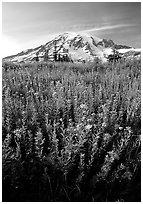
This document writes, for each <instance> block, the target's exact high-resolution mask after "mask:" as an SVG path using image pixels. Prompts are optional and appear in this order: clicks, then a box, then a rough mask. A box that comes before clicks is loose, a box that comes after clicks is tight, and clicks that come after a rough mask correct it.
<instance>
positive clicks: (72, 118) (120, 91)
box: [2, 60, 141, 202]
mask: <svg viewBox="0 0 143 204" xmlns="http://www.w3.org/2000/svg"><path fill="white" fill-rule="evenodd" d="M140 68H141V62H140V60H134V61H130V62H119V63H116V64H109V65H102V64H100V63H99V64H96V63H92V64H83V65H81V64H73V63H33V64H30V63H29V64H22V65H20V64H12V63H3V82H2V83H3V90H2V100H3V104H2V108H3V117H2V129H3V134H2V140H3V145H2V148H3V195H2V196H3V201H11V202H16V201H23V202H26V201H29V202H32V201H39V202H44V201H56V202H61V201H62V202H64V201H71V202H73V201H74V202H76V201H80V202H84V201H87V202H88V201H91V202H92V201H94V202H98V201H99V202H105V201H110V202H111V201H113V202H114V201H129V202H131V201H134V202H136V201H140V200H141V190H140V189H141V173H140V172H141V167H140V166H141V162H140V160H141V159H140V152H141V149H140V136H141V98H140V97H141V82H140V80H141V79H140V77H141V70H140Z"/></svg>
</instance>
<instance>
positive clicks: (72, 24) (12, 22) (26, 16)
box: [2, 2, 141, 57]
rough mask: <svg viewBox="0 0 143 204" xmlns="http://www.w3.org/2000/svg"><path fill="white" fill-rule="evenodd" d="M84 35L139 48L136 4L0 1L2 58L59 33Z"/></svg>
mask: <svg viewBox="0 0 143 204" xmlns="http://www.w3.org/2000/svg"><path fill="white" fill-rule="evenodd" d="M67 31H70V32H86V33H89V34H91V35H95V36H97V37H100V38H106V39H112V40H113V41H114V42H116V43H118V44H125V45H129V46H133V47H136V48H140V47H141V3H140V2H128V3H126V2H31V3H30V2H3V3H2V35H3V38H2V40H3V44H4V45H3V53H2V55H3V57H4V56H7V55H11V54H16V53H17V52H20V51H22V50H24V49H27V48H34V47H36V46H39V45H41V44H44V43H46V42H47V41H49V40H50V39H51V38H53V37H54V36H55V35H57V34H59V33H63V32H67Z"/></svg>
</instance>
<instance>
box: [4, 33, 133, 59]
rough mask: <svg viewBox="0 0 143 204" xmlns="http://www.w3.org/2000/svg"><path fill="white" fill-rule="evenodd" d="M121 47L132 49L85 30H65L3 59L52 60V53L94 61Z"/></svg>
mask: <svg viewBox="0 0 143 204" xmlns="http://www.w3.org/2000/svg"><path fill="white" fill-rule="evenodd" d="M121 49H122V50H123V49H125V50H126V49H128V50H129V49H133V48H131V47H129V46H124V45H117V44H115V43H114V42H113V41H112V40H106V39H101V38H98V37H95V36H91V35H89V34H87V33H85V32H83V33H82V32H77V33H75V32H65V33H63V34H59V35H57V36H56V37H55V38H53V40H50V41H49V42H47V43H46V44H44V45H41V46H39V47H36V48H34V49H27V50H25V51H22V52H20V53H18V54H17V55H13V56H9V57H6V58H4V60H9V61H13V62H31V61H35V59H36V57H37V56H38V59H39V61H45V60H46V61H48V60H49V61H54V60H55V58H54V53H56V54H57V55H58V56H60V59H62V57H63V56H65V55H66V57H68V58H70V59H71V60H72V61H94V59H95V58H96V59H97V58H98V59H99V60H101V61H102V62H106V61H107V57H108V55H111V54H113V53H114V52H115V51H116V52H120V50H121Z"/></svg>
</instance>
